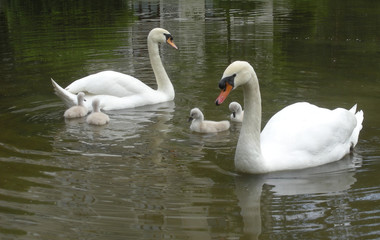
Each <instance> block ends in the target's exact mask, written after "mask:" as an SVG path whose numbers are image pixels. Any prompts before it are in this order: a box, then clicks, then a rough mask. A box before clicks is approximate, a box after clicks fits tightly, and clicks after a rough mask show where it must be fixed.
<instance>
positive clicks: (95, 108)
mask: <svg viewBox="0 0 380 240" xmlns="http://www.w3.org/2000/svg"><path fill="white" fill-rule="evenodd" d="M109 121H110V118H109V117H108V115H107V114H105V113H102V112H101V111H100V101H99V99H98V98H96V99H94V100H93V101H92V113H91V114H90V115H88V116H87V119H86V122H87V123H88V124H91V125H98V126H100V125H105V124H107V123H109Z"/></svg>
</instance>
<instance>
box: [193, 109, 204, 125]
mask: <svg viewBox="0 0 380 240" xmlns="http://www.w3.org/2000/svg"><path fill="white" fill-rule="evenodd" d="M203 118H204V116H203V113H202V111H201V110H200V109H199V108H193V109H191V111H190V117H189V122H190V121H193V120H194V119H201V120H203Z"/></svg>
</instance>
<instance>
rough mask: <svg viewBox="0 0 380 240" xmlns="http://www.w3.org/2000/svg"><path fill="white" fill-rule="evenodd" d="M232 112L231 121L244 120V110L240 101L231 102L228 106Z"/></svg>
mask: <svg viewBox="0 0 380 240" xmlns="http://www.w3.org/2000/svg"><path fill="white" fill-rule="evenodd" d="M228 108H229V109H230V112H232V113H231V116H230V118H231V121H233V122H243V117H244V110H243V109H242V108H241V105H240V104H239V103H238V102H231V103H230V105H229V106H228Z"/></svg>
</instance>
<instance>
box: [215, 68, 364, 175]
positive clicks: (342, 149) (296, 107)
mask: <svg viewBox="0 0 380 240" xmlns="http://www.w3.org/2000/svg"><path fill="white" fill-rule="evenodd" d="M239 86H242V88H243V94H244V111H245V113H244V119H243V123H242V127H241V130H240V136H239V140H238V143H237V147H236V152H235V167H236V170H238V171H240V172H246V173H253V174H256V173H267V172H273V171H282V170H292V169H302V168H308V167H314V166H319V165H322V164H326V163H329V162H333V161H337V160H340V159H341V158H343V157H344V156H345V155H346V154H348V153H349V152H350V150H351V149H352V148H353V147H354V146H355V145H356V144H357V142H358V138H359V132H360V130H361V129H362V122H363V119H364V116H363V111H359V112H357V113H356V105H355V106H354V107H352V108H351V109H350V110H346V109H342V108H337V109H335V110H329V109H325V108H320V107H317V106H315V105H312V104H309V103H306V102H300V103H295V104H292V105H289V106H287V107H285V108H284V109H282V110H281V111H279V112H278V113H276V114H275V115H274V116H273V117H272V118H271V119H270V120H269V121H268V123H267V125H266V126H265V128H264V129H263V131H262V132H261V134H260V129H261V96H260V89H259V82H258V79H257V76H256V73H255V71H254V70H253V68H252V66H251V65H250V64H249V63H247V62H243V61H236V62H233V63H232V64H231V65H229V66H228V67H227V68H226V70H225V71H224V74H223V77H222V80H220V82H219V88H220V89H222V92H221V93H220V95H219V97H218V98H217V99H216V105H219V104H221V103H222V102H223V101H224V100H225V99H226V97H227V96H228V94H229V93H230V91H231V90H232V89H235V88H237V87H239Z"/></svg>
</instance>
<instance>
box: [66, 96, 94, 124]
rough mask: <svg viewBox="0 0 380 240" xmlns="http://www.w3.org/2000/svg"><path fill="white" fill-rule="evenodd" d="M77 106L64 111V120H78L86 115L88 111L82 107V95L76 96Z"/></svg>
mask: <svg viewBox="0 0 380 240" xmlns="http://www.w3.org/2000/svg"><path fill="white" fill-rule="evenodd" d="M77 104H78V105H76V106H72V107H70V108H69V109H67V110H66V111H65V113H64V114H63V116H64V117H65V118H80V117H84V116H86V115H87V113H88V109H87V108H86V107H85V106H84V93H83V92H79V93H78V95H77Z"/></svg>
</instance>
